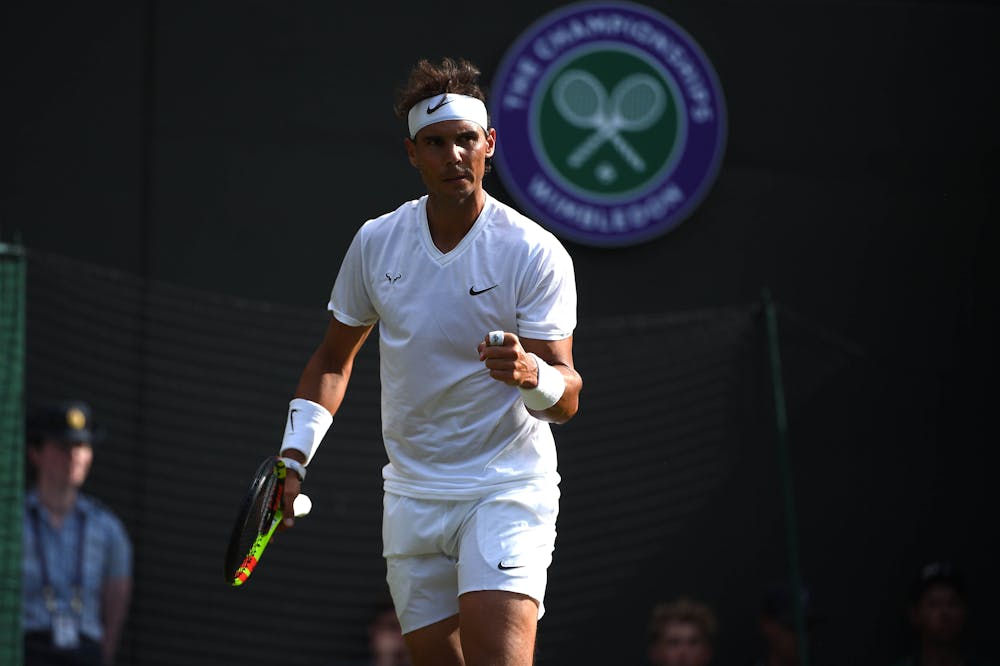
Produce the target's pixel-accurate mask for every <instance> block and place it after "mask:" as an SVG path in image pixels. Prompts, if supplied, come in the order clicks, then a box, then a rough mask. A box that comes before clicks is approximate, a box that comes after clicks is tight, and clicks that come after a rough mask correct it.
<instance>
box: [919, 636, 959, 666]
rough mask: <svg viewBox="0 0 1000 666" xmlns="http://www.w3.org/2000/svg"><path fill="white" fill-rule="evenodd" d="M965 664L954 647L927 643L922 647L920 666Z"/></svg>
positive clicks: (957, 665) (956, 665) (955, 665)
mask: <svg viewBox="0 0 1000 666" xmlns="http://www.w3.org/2000/svg"><path fill="white" fill-rule="evenodd" d="M963 663H965V662H964V660H963V659H962V655H961V653H960V652H959V650H958V648H957V647H956V646H954V645H941V644H938V643H930V642H927V641H925V642H924V643H923V645H922V646H921V650H920V660H919V666H962V664H963Z"/></svg>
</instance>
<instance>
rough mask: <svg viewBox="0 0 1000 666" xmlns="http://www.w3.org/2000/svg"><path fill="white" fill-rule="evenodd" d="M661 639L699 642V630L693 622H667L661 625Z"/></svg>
mask: <svg viewBox="0 0 1000 666" xmlns="http://www.w3.org/2000/svg"><path fill="white" fill-rule="evenodd" d="M661 635H662V636H663V638H670V639H674V640H700V639H701V628H700V627H699V626H698V625H697V624H695V623H694V622H685V621H682V620H669V621H668V622H667V623H666V624H664V625H663V633H662V634H661Z"/></svg>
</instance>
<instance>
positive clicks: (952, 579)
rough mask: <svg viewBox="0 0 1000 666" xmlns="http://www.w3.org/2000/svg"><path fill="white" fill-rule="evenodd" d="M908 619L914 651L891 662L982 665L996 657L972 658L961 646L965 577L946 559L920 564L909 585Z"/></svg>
mask: <svg viewBox="0 0 1000 666" xmlns="http://www.w3.org/2000/svg"><path fill="white" fill-rule="evenodd" d="M906 615H907V619H908V620H909V622H910V625H911V626H912V627H913V629H914V630H915V632H916V635H917V645H916V649H915V651H914V652H913V654H911V655H909V656H907V657H905V658H903V659H901V660H899V661H898V662H896V663H895V664H894V666H983V665H984V664H996V663H997V662H996V661H995V660H990V661H985V660H982V659H981V658H975V657H973V656H972V655H970V654H969V653H968V651H967V650H966V649H965V647H964V642H963V639H964V637H965V629H966V624H967V621H968V605H967V600H966V587H965V581H964V580H963V578H962V576H961V574H960V573H959V572H958V571H957V570H956V569H955V567H954V566H953V565H952V564H951V563H949V562H931V563H929V564H927V565H925V566H923V567H921V568H920V571H919V572H918V573H917V575H916V577H915V578H914V580H913V582H912V584H911V586H910V593H909V599H908V602H907V606H906Z"/></svg>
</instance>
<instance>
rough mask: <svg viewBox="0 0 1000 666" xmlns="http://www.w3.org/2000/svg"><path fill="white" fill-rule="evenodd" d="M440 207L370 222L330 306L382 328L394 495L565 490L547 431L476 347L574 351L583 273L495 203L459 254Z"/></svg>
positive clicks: (409, 207) (421, 202)
mask: <svg viewBox="0 0 1000 666" xmlns="http://www.w3.org/2000/svg"><path fill="white" fill-rule="evenodd" d="M426 205H427V197H426V196H424V197H422V198H420V199H418V200H415V201H410V202H407V203H405V204H403V205H402V206H400V207H399V208H398V209H397V210H395V211H393V212H391V213H388V214H386V215H383V216H381V217H379V218H376V219H374V220H369V221H367V222H365V224H364V225H362V227H361V228H360V229H359V230H358V232H357V234H356V235H355V237H354V240H353V241H352V243H351V246H350V248H349V249H348V251H347V254H346V255H345V257H344V261H343V264H342V265H341V268H340V272H339V274H338V275H337V280H336V283H335V284H334V287H333V292H332V294H331V296H330V303H329V305H328V307H329V309H330V311H331V312H332V313H333V315H334V316H335V317H336V318H337V319H338V320H339V321H341V322H342V323H344V324H347V325H349V326H365V325H371V324H374V323H375V322H376V321H377V322H378V323H379V353H380V356H381V375H380V376H381V383H382V436H383V439H384V441H385V448H386V453H387V455H388V458H389V463H388V464H387V465H386V466H385V467H384V468H383V471H382V476H383V478H384V480H385V483H384V488H385V490H386V491H388V492H392V493H397V494H400V495H407V496H410V497H422V498H441V497H446V498H450V499H472V498H475V497H478V496H480V495H482V494H483V493H484V492H488V491H491V490H494V489H496V488H497V487H498V486H502V485H506V484H512V483H523V482H525V481H531V480H540V481H542V480H544V481H549V482H553V483H558V481H559V476H558V474H557V472H556V450H555V443H554V441H553V438H552V431H551V428H550V426H549V424H548V423H546V422H544V421H540V420H538V419H536V418H534V417H533V416H531V415H530V414H529V413H528V411H527V409H526V408H525V407H524V403H523V402H522V400H521V394H520V392H519V391H518V390H517V389H516V388H514V387H512V386H508V385H506V384H504V383H502V382H498V381H496V380H494V379H492V378H491V377H490V376H489V371H488V370H487V369H486V367H485V366H484V364H483V363H482V362H481V361H480V360H479V354H478V352H477V350H476V346H477V345H478V344H479V341H480V340H482V339H483V338H484V337H485V336H486V333H487V332H489V331H493V330H504V331H512V332H515V333H517V335H518V336H519V337H526V338H536V339H541V340H561V339H563V338H566V337H569V336H570V335H571V334H572V333H573V329H574V328H575V327H576V283H575V276H574V273H573V262H572V259H571V258H570V256H569V253H567V252H566V250H565V248H563V246H562V245H561V244H560V243H559V241H558V240H557V239H556V238H555V236H553V235H552V234H551V233H550V232H548V231H547V230H545V229H543V228H542V227H541V226H540V225H538V224H536V223H535V222H533V221H531V220H529V219H528V218H526V217H525V216H523V215H521V214H520V213H518V212H517V211H515V210H514V209H513V208H510V207H509V206H506V205H504V204H503V203H501V202H499V201H497V200H496V199H494V198H492V197H490V196H489V195H487V197H486V204H485V206H484V207H483V211H482V213H480V215H479V218H478V219H477V220H476V222H475V224H473V226H472V229H470V230H469V233H468V234H466V236H465V238H463V239H462V241H461V242H460V243H459V244H458V246H456V247H455V248H454V249H452V250H451V251H450V252H448V253H442V252H441V251H440V250H438V249H437V248H436V247H435V246H434V243H433V241H432V240H431V236H430V231H429V229H428V226H427V213H426Z"/></svg>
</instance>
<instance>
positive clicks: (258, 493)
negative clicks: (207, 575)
mask: <svg viewBox="0 0 1000 666" xmlns="http://www.w3.org/2000/svg"><path fill="white" fill-rule="evenodd" d="M286 471H287V470H286V469H285V463H284V462H283V461H282V460H281V458H279V457H277V456H270V457H269V458H267V459H266V460H264V462H262V463H261V464H260V466H259V467H258V468H257V472H256V473H255V474H254V476H253V480H252V481H251V482H250V487H249V488H248V489H247V493H246V496H245V497H244V498H243V504H242V505H241V506H240V512H239V514H238V515H237V517H236V523H235V524H234V525H233V532H232V534H231V535H230V536H229V546H228V548H227V549H226V562H225V577H226V582H227V583H229V584H230V585H233V586H238V585H242V584H243V583H245V582H247V579H248V578H250V574H251V573H253V570H254V569H255V568H256V567H257V564H258V563H259V562H260V558H261V557H262V556H263V554H264V549H265V548H267V545H268V544H269V543H270V542H271V537H272V536H274V531H275V530H276V529H277V528H278V525H280V524H281V520H282V518H284V508H283V506H282V498H283V496H284V494H285V474H286ZM311 508H312V502H310V501H309V498H308V497H307V496H306V495H303V494H299V495H298V496H297V497H296V498H295V506H294V508H293V510H294V512H295V516H296V517H301V516H304V515H306V514H308V513H309V510H310V509H311Z"/></svg>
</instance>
